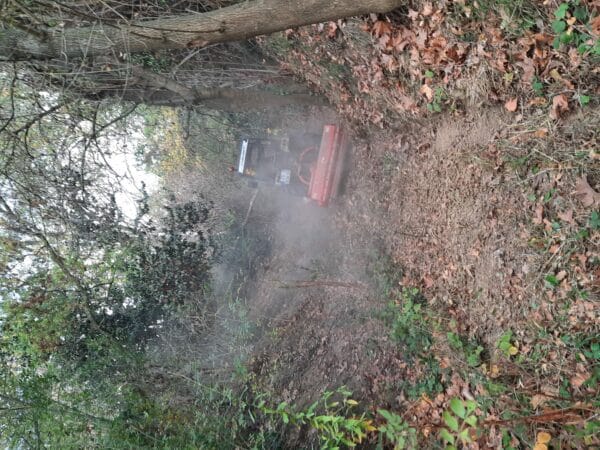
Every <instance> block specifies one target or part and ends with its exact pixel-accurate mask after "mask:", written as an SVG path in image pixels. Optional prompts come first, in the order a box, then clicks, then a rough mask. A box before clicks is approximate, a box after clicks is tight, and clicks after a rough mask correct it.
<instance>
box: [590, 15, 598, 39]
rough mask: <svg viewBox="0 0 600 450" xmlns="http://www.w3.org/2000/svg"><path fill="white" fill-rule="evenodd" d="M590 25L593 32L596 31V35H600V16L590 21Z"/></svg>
mask: <svg viewBox="0 0 600 450" xmlns="http://www.w3.org/2000/svg"><path fill="white" fill-rule="evenodd" d="M590 25H591V28H592V33H594V34H595V35H596V36H600V16H596V17H594V18H593V19H592V20H591V21H590Z"/></svg>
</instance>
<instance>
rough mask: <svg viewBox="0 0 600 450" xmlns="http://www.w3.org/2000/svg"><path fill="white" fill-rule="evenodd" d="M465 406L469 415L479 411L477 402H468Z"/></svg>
mask: <svg viewBox="0 0 600 450" xmlns="http://www.w3.org/2000/svg"><path fill="white" fill-rule="evenodd" d="M465 406H466V407H467V413H468V414H470V413H472V412H473V411H475V410H476V409H477V402H476V401H474V400H467V401H466V402H465Z"/></svg>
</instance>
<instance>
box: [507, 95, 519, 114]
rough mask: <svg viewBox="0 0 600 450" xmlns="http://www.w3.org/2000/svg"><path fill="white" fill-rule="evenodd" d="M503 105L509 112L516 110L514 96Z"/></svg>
mask: <svg viewBox="0 0 600 450" xmlns="http://www.w3.org/2000/svg"><path fill="white" fill-rule="evenodd" d="M504 107H505V108H506V109H507V110H508V111H510V112H515V111H516V110H517V98H516V97H515V98H512V99H510V100H509V101H507V102H506V103H505V104H504Z"/></svg>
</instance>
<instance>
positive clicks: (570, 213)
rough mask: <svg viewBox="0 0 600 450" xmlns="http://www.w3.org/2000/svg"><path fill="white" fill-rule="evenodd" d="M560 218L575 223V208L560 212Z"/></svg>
mask: <svg viewBox="0 0 600 450" xmlns="http://www.w3.org/2000/svg"><path fill="white" fill-rule="evenodd" d="M558 218H559V219H560V220H562V221H563V222H568V223H570V224H572V225H575V221H574V220H573V210H572V209H569V210H567V211H565V212H559V213H558Z"/></svg>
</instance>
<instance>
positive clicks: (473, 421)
mask: <svg viewBox="0 0 600 450" xmlns="http://www.w3.org/2000/svg"><path fill="white" fill-rule="evenodd" d="M465 423H467V424H469V425H470V426H472V427H476V426H477V417H476V416H468V417H467V418H466V419H465Z"/></svg>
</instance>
